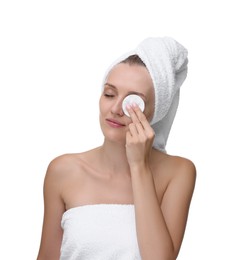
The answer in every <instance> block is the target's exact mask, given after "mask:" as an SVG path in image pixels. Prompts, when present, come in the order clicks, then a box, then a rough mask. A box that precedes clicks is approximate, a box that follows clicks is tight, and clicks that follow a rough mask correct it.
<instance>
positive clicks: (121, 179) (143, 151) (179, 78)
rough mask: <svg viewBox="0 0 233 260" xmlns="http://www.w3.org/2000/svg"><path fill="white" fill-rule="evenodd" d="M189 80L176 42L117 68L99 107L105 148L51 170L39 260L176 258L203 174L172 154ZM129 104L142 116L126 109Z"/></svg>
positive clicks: (149, 42) (61, 160)
mask: <svg viewBox="0 0 233 260" xmlns="http://www.w3.org/2000/svg"><path fill="white" fill-rule="evenodd" d="M150 61H151V62H150ZM186 73H187V51H186V49H185V48H183V46H182V45H180V44H179V43H177V42H176V41H175V40H173V39H171V38H149V39H146V40H144V41H143V42H142V43H141V44H140V45H139V46H138V48H137V49H136V51H135V52H131V53H128V54H126V55H125V56H124V57H121V58H120V59H118V60H117V61H116V62H115V63H114V64H113V65H112V66H111V67H110V69H109V71H108V72H107V74H106V77H105V79H104V86H103V91H102V94H101V96H100V101H99V109H100V125H101V129H102V132H103V135H104V142H103V144H102V145H101V146H100V147H97V148H94V149H93V150H90V151H86V152H82V153H77V154H65V155H62V156H59V157H58V158H55V159H54V160H53V161H52V162H51V163H50V165H49V167H48V170H47V173H46V176H45V182H44V205H45V208H44V223H43V230H42V238H41V245H40V250H39V254H38V258H37V259H38V260H55V259H56V260H57V259H62V260H64V259H67V260H68V259H77V260H79V259H80V260H86V259H90V260H95V259H100V260H110V259H111V260H112V259H117V260H133V259H143V260H156V259H158V260H174V259H176V258H177V256H178V253H179V250H180V247H181V243H182V240H183V236H184V232H185V227H186V222H187V217H188V211H189V206H190V202H191V198H192V194H193V190H194V186H195V178H196V171H195V166H194V164H193V163H192V162H191V161H190V160H188V159H186V158H182V157H178V156H171V155H169V154H167V153H166V152H165V145H166V140H167V137H168V133H169V131H170V127H171V124H172V122H173V119H174V116H175V111H176V108H177V105H178V96H179V95H178V93H179V87H180V85H181V84H182V82H183V81H184V79H185V77H186ZM132 94H133V95H137V96H139V97H141V98H142V100H143V102H144V104H145V109H144V111H141V109H140V106H139V105H137V104H136V103H132V104H129V105H126V107H125V108H124V107H122V104H123V100H124V99H125V98H126V97H128V96H129V95H132ZM124 111H127V112H128V115H126V113H127V112H124Z"/></svg>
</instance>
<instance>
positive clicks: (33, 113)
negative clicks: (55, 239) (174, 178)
mask: <svg viewBox="0 0 233 260" xmlns="http://www.w3.org/2000/svg"><path fill="white" fill-rule="evenodd" d="M230 3H231V1H225V0H222V1H214V0H212V1H210V0H209V1H208V0H206V1H205V0H196V1H188V0H176V1H174V0H171V1H168V0H161V1H155V0H154V1H149V0H143V1H136V0H118V1H111V0H98V1H95V0H92V1H90V0H89V1H59V0H56V1H51V0H46V1H44V0H40V1H32V0H31V1H29V0H28V1H25V0H21V1H11V0H5V1H4V0H3V1H1V2H0V122H1V126H0V180H1V181H0V193H1V194H0V200H1V201H0V206H1V212H0V238H1V250H0V259H7V260H8V259H9V260H11V259H23V260H32V259H36V255H37V252H38V248H39V242H40V235H41V225H42V217H43V195H42V188H43V187H42V186H43V179H44V174H45V171H46V168H47V165H48V163H49V162H50V161H51V160H52V159H53V158H54V157H56V156H58V155H60V154H63V153H70V152H81V151H84V150H87V149H90V148H92V147H95V146H98V145H100V144H101V143H102V141H103V138H102V134H101V131H100V128H99V122H98V115H99V112H98V97H99V94H100V85H101V81H102V77H103V74H104V72H105V69H106V68H107V67H108V66H109V64H110V63H111V62H112V61H113V60H115V58H117V57H118V56H119V55H121V54H123V53H124V52H126V51H128V50H131V49H132V48H134V47H135V46H136V45H137V44H138V43H139V42H140V41H141V40H142V39H144V38H145V37H148V36H171V37H174V38H175V39H177V40H178V41H180V42H181V43H182V44H183V45H184V46H185V47H187V49H188V50H189V74H188V78H187V80H186V81H185V83H184V85H183V86H182V91H181V100H180V106H179V109H178V113H177V117H176V119H175V123H174V125H173V128H172V132H171V134H170V138H169V142H168V146H167V150H168V152H169V153H172V154H177V155H181V156H185V157H188V158H190V159H191V160H193V161H194V163H195V164H196V167H197V173H198V176H197V183H196V189H195V193H194V196H193V201H192V204H191V209H190V215H189V220H188V226H187V229H186V234H185V238H184V242H183V245H182V248H181V252H180V255H179V260H197V259H198V260H202V259H203V260H206V259H211V260H215V259H216V260H219V259H233V252H232V232H233V224H232V221H233V213H232V212H233V210H232V198H233V192H232V189H231V187H232V178H231V175H232V174H233V167H232V145H233V141H232V132H233V128H232V122H231V121H232V115H231V111H232V109H233V105H232V93H233V92H232V88H233V80H232V75H233V72H232V70H233V66H232V61H233V50H232V46H233V39H232V24H233V18H232V7H231V5H230Z"/></svg>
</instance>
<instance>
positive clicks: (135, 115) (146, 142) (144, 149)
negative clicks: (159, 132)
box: [126, 104, 155, 167]
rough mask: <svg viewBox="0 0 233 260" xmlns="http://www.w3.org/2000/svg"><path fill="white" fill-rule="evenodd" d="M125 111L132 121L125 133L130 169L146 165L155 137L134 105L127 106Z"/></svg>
mask: <svg viewBox="0 0 233 260" xmlns="http://www.w3.org/2000/svg"><path fill="white" fill-rule="evenodd" d="M127 110H128V112H129V115H130V117H131V119H132V123H130V124H129V130H128V132H127V133H126V154H127V158H128V162H129V165H130V167H131V166H135V165H142V164H143V165H148V162H149V157H150V152H151V148H152V144H153V140H154V137H155V133H154V130H153V129H152V127H151V126H150V124H149V122H148V121H147V118H146V116H145V115H144V114H143V113H142V111H141V110H140V108H139V107H138V106H137V105H136V104H135V105H133V106H128V107H127Z"/></svg>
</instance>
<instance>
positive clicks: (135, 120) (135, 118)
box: [126, 105, 140, 123]
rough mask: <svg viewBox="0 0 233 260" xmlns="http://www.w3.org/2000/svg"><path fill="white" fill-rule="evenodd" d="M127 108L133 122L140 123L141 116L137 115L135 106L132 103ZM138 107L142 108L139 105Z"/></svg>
mask: <svg viewBox="0 0 233 260" xmlns="http://www.w3.org/2000/svg"><path fill="white" fill-rule="evenodd" d="M136 106H137V105H136ZM126 109H127V111H128V113H129V115H130V118H131V120H132V122H133V123H139V122H140V120H139V118H138V116H137V114H136V112H135V110H134V109H135V108H134V107H133V106H132V105H128V106H127V107H126ZM138 109H140V108H139V107H138Z"/></svg>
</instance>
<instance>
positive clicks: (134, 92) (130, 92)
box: [104, 82, 146, 98]
mask: <svg viewBox="0 0 233 260" xmlns="http://www.w3.org/2000/svg"><path fill="white" fill-rule="evenodd" d="M104 85H106V86H109V87H111V88H113V89H115V90H117V87H116V86H114V85H113V84H111V83H108V82H106V83H105V84H104ZM130 94H136V95H139V96H142V97H144V98H146V96H145V95H144V94H143V93H141V92H137V91H129V92H128V95H130Z"/></svg>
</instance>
